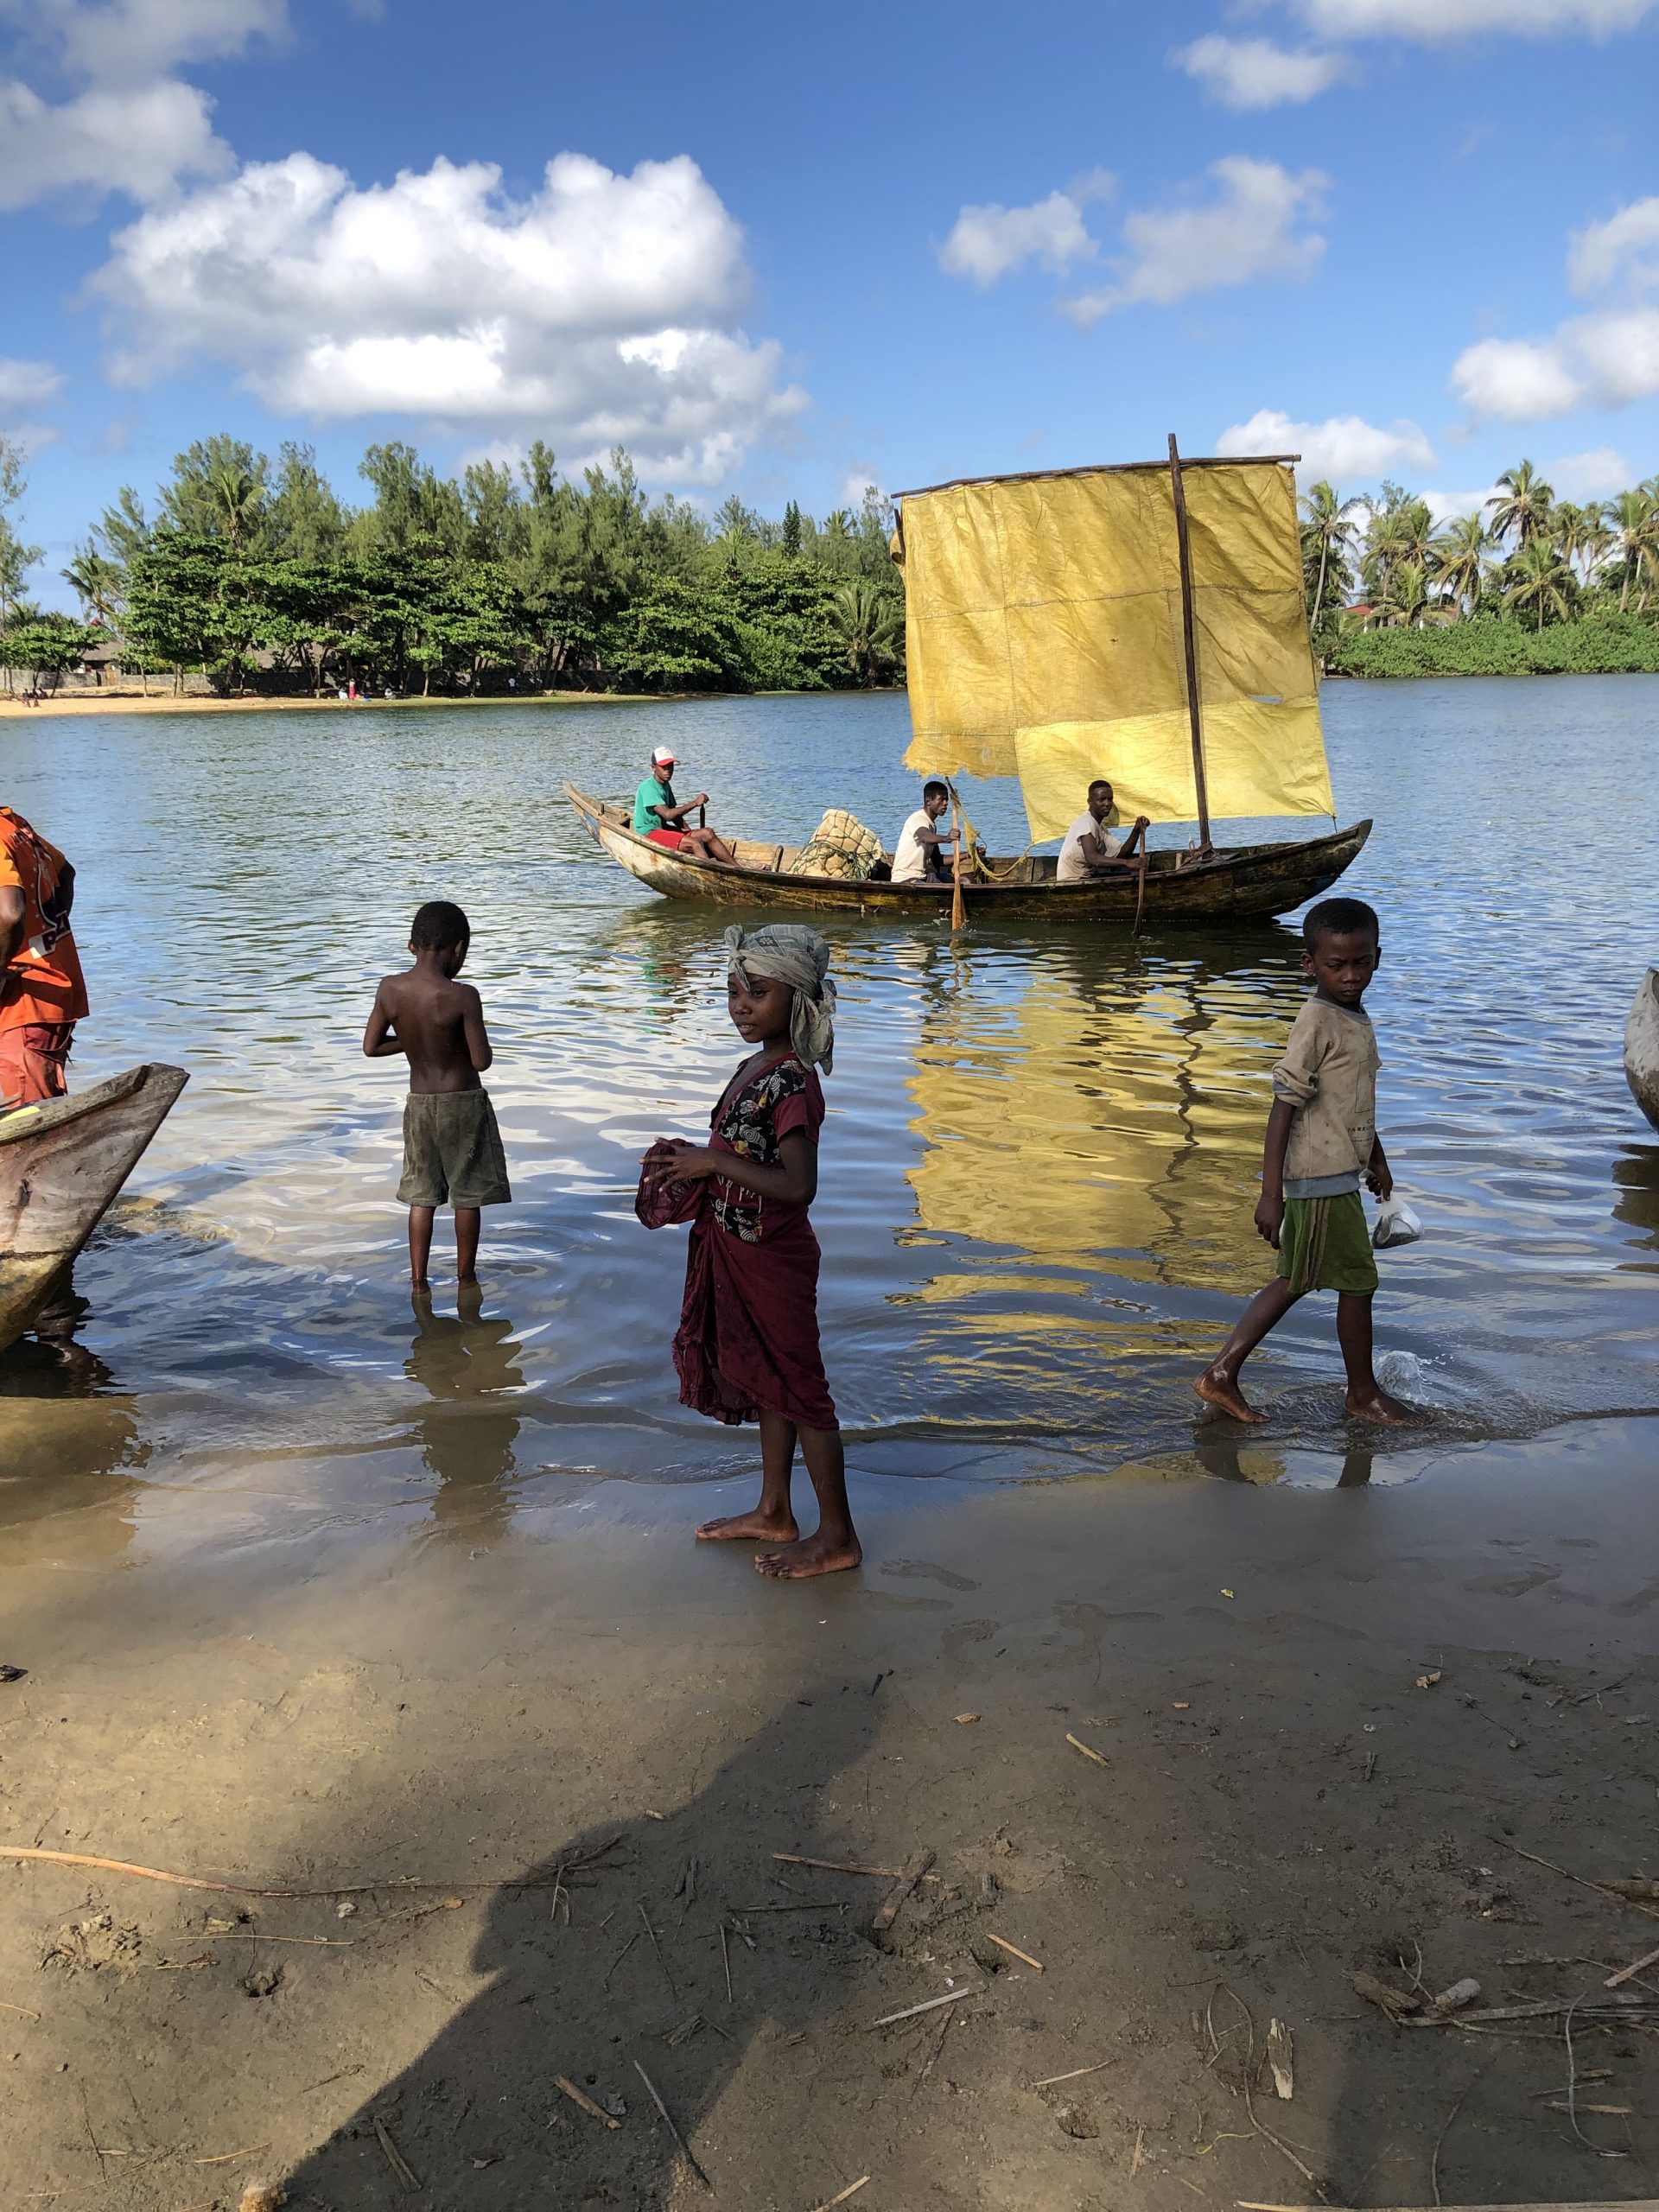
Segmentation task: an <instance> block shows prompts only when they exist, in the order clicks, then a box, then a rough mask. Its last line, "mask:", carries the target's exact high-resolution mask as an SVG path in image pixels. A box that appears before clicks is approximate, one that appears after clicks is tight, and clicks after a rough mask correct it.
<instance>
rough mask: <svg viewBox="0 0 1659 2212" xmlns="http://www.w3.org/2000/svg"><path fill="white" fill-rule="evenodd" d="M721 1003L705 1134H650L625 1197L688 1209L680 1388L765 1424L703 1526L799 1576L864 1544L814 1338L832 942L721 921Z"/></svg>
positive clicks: (654, 1216) (662, 1214) (660, 1218)
mask: <svg viewBox="0 0 1659 2212" xmlns="http://www.w3.org/2000/svg"><path fill="white" fill-rule="evenodd" d="M726 944H727V949H728V963H729V964H728V971H727V978H726V1001H727V1007H728V1011H729V1013H730V1014H731V1018H732V1022H733V1025H734V1027H735V1028H736V1030H737V1033H738V1035H739V1036H740V1037H741V1038H742V1039H743V1041H744V1043H745V1044H746V1045H749V1046H753V1047H754V1051H753V1055H752V1057H751V1058H748V1059H747V1060H745V1061H744V1062H743V1064H742V1065H741V1067H740V1068H739V1069H738V1071H737V1073H736V1074H735V1075H734V1077H733V1078H732V1080H731V1082H730V1083H729V1084H728V1085H727V1086H726V1089H725V1090H724V1091H723V1092H722V1093H721V1097H720V1100H719V1103H718V1104H717V1105H716V1106H715V1110H714V1115H713V1116H712V1121H711V1128H712V1135H711V1137H710V1140H709V1143H708V1144H707V1145H694V1144H689V1143H686V1142H684V1141H682V1140H680V1139H677V1138H664V1137H659V1138H658V1141H657V1142H656V1143H655V1144H653V1145H652V1147H651V1150H650V1151H649V1152H648V1153H647V1154H645V1168H644V1173H642V1175H641V1177H640V1182H639V1198H638V1200H637V1201H636V1210H637V1211H638V1212H639V1217H640V1219H641V1220H642V1221H644V1222H645V1224H646V1226H647V1227H648V1228H652V1229H656V1228H661V1227H663V1226H664V1224H667V1223H669V1222H671V1221H690V1224H691V1245H690V1252H689V1253H688V1254H687V1256H686V1272H685V1299H684V1303H683V1307H682V1309H681V1313H680V1326H679V1331H678V1333H677V1335H676V1337H675V1338H674V1364H675V1367H676V1368H677V1370H678V1373H679V1377H680V1398H681V1401H682V1402H683V1404H685V1405H688V1406H691V1407H693V1408H695V1409H696V1411H697V1412H698V1413H701V1414H708V1415H709V1417H710V1419H711V1420H714V1421H726V1422H728V1423H730V1424H732V1425H735V1424H737V1423H738V1422H740V1421H759V1423H760V1466H761V1477H760V1503H759V1504H758V1505H757V1506H756V1507H755V1509H754V1510H753V1512H752V1513H740V1514H737V1515H735V1516H733V1517H732V1518H731V1519H728V1520H721V1521H706V1522H704V1523H703V1524H702V1527H701V1528H700V1529H698V1530H697V1535H698V1537H699V1539H700V1540H701V1541H704V1542H711V1543H721V1542H723V1543H760V1544H766V1545H775V1546H776V1547H777V1548H776V1549H775V1550H768V1551H764V1552H762V1553H760V1554H759V1555H758V1556H757V1558H756V1560H755V1562H754V1563H755V1565H756V1567H758V1568H759V1569H760V1572H761V1573H762V1574H772V1575H779V1576H782V1577H784V1578H785V1579H786V1580H791V1581H793V1580H799V1579H801V1578H802V1577H804V1576H806V1575H812V1574H832V1573H836V1571H837V1570H838V1569H840V1568H842V1567H856V1566H857V1565H858V1563H859V1560H861V1558H862V1557H863V1552H862V1550H861V1548H860V1545H859V1541H858V1536H857V1534H856V1532H855V1529H854V1528H853V1519H852V1511H851V1508H850V1507H849V1504H848V1502H847V1471H846V1465H845V1462H844V1460H843V1459H842V1448H841V1428H840V1424H839V1423H838V1422H837V1421H836V1408H835V1405H834V1403H833V1402H832V1400H831V1398H830V1396H829V1383H828V1382H827V1381H826V1380H825V1377H824V1372H823V1354H822V1353H821V1351H820V1350H819V1347H818V1309H817V1290H818V1262H819V1256H820V1255H819V1251H818V1240H817V1237H816V1236H814V1235H813V1233H812V1226H811V1224H810V1221H809V1220H808V1218H807V1209H808V1207H809V1206H810V1205H811V1203H812V1201H813V1198H815V1197H816V1196H817V1188H818V1130H819V1128H821V1126H822V1125H823V1089H822V1087H821V1086H820V1084H819V1082H818V1077H817V1069H818V1068H820V1067H822V1068H823V1071H824V1072H825V1074H826V1075H827V1074H828V1073H829V1068H830V1065H831V1060H832V1057H833V1052H834V1046H835V1026H834V1015H835V1003H836V987H835V985H834V983H832V982H830V981H829V946H828V945H827V944H825V943H824V941H823V938H821V937H819V936H818V935H817V932H816V931H812V930H809V929H802V928H799V927H798V926H796V925H793V924H791V923H774V924H773V925H772V926H771V927H770V928H767V929H761V930H754V931H747V932H746V931H743V930H741V929H729V930H728V931H727V932H726ZM797 1443H798V1444H799V1446H800V1448H801V1454H802V1457H803V1458H804V1459H805V1461H806V1471H807V1473H808V1474H809V1475H810V1477H811V1478H812V1488H813V1490H814V1491H815V1492H816V1493H817V1502H818V1526H817V1530H816V1532H815V1533H814V1534H813V1535H810V1536H803V1535H801V1533H800V1530H799V1529H798V1526H797V1524H796V1520H795V1515H794V1512H793V1510H792V1508H791V1503H790V1483H791V1474H792V1472H793V1469H794V1462H795V1447H796V1445H797Z"/></svg>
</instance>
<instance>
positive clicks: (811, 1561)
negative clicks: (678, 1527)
mask: <svg viewBox="0 0 1659 2212" xmlns="http://www.w3.org/2000/svg"><path fill="white" fill-rule="evenodd" d="M699 1533H701V1532H699ZM863 1556H864V1547H863V1546H862V1545H861V1543H860V1542H859V1541H858V1538H857V1537H856V1536H854V1535H847V1536H826V1535H824V1533H823V1529H819V1530H818V1531H817V1535H811V1536H803V1537H801V1538H800V1539H799V1540H798V1541H797V1542H795V1543H792V1544H785V1547H784V1548H783V1549H782V1551H780V1552H763V1553H762V1554H760V1558H759V1559H757V1560H755V1562H754V1567H755V1572H756V1573H757V1574H770V1575H772V1576H773V1577H774V1578H775V1579H776V1580H778V1581H780V1582H804V1580H806V1578H807V1576H808V1575H810V1574H839V1573H841V1572H842V1569H843V1568H844V1567H856V1566H857V1565H858V1563H859V1561H860V1560H861V1559H862V1558H863Z"/></svg>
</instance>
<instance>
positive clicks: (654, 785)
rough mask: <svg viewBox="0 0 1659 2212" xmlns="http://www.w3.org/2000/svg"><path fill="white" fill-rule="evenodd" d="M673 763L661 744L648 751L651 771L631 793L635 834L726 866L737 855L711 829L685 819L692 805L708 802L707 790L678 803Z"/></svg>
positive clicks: (655, 843) (728, 865)
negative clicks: (721, 862) (695, 827)
mask: <svg viewBox="0 0 1659 2212" xmlns="http://www.w3.org/2000/svg"><path fill="white" fill-rule="evenodd" d="M676 766H677V762H676V760H675V759H674V755H673V754H672V753H671V752H670V751H669V750H668V747H666V746H665V745H659V746H658V747H657V750H656V751H655V752H654V753H652V756H651V773H650V774H649V775H648V776H647V777H646V778H645V780H644V782H643V783H642V784H641V785H640V786H639V790H638V791H635V793H634V795H633V828H634V832H635V835H636V836H640V837H648V838H649V839H650V840H651V842H652V844H653V845H666V846H667V847H668V849H670V851H671V852H680V853H690V855H692V857H693V858H694V859H695V860H700V861H723V862H724V864H725V865H726V866H727V867H728V868H730V867H731V866H732V865H733V863H734V861H735V859H736V857H737V856H736V855H735V854H734V852H733V850H732V849H731V847H730V846H729V845H728V843H727V842H726V840H725V839H724V838H723V837H717V836H715V833H714V831H713V830H712V829H694V828H692V827H690V825H689V824H688V823H687V822H686V818H685V817H686V816H687V815H688V814H690V811H691V810H692V808H693V807H696V806H707V805H708V804H709V794H708V792H707V791H699V792H698V793H697V795H696V798H689V799H687V801H686V802H685V804H684V805H683V806H682V805H681V804H679V802H678V801H677V799H676V798H675V796H674V782H673V778H674V770H675V767H676Z"/></svg>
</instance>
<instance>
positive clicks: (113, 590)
mask: <svg viewBox="0 0 1659 2212" xmlns="http://www.w3.org/2000/svg"><path fill="white" fill-rule="evenodd" d="M59 574H60V575H61V576H62V578H63V581H64V582H65V583H67V585H68V586H69V587H70V588H71V589H72V590H73V593H74V594H75V597H76V598H77V599H78V600H79V601H80V603H81V605H82V606H83V607H85V608H86V612H87V614H88V615H89V616H90V617H91V619H92V620H93V621H94V622H98V623H101V624H102V625H103V626H104V628H105V629H106V630H113V629H115V628H116V627H117V626H118V623H119V622H120V620H121V610H122V608H123V607H124V606H125V604H126V601H125V597H124V594H123V592H122V588H121V584H122V570H121V564H120V563H119V562H118V561H111V559H110V557H109V556H108V554H106V553H100V552H99V550H98V549H97V547H96V546H94V545H81V546H78V547H77V548H76V549H75V557H74V559H73V561H72V562H71V563H69V565H68V567H67V569H60V570H59Z"/></svg>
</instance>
